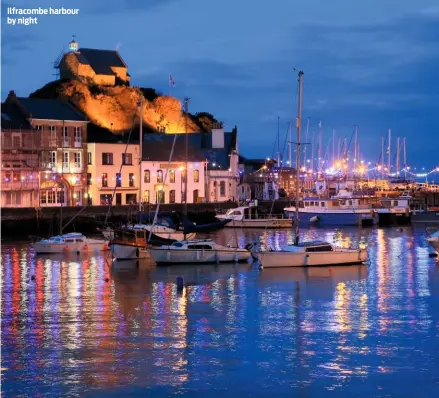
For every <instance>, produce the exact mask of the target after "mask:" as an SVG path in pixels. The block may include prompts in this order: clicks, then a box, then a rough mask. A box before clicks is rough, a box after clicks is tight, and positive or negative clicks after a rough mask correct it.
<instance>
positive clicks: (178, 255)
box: [149, 247, 251, 265]
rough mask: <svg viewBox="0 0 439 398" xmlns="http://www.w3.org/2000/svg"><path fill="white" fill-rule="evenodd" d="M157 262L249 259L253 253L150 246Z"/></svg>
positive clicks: (235, 260) (243, 250)
mask: <svg viewBox="0 0 439 398" xmlns="http://www.w3.org/2000/svg"><path fill="white" fill-rule="evenodd" d="M149 251H150V253H151V257H152V259H153V260H154V261H155V262H156V263H157V264H159V265H160V264H209V263H231V262H241V261H247V260H248V259H249V258H250V256H251V253H250V252H249V251H248V250H245V249H230V250H190V249H188V250H175V249H174V250H172V249H169V248H166V247H158V248H150V249H149Z"/></svg>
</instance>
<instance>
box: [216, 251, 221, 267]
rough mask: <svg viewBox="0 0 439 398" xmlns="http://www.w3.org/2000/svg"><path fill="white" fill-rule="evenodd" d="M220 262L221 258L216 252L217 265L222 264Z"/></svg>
mask: <svg viewBox="0 0 439 398" xmlns="http://www.w3.org/2000/svg"><path fill="white" fill-rule="evenodd" d="M219 260H220V258H219V255H218V252H215V261H216V263H217V264H219V262H220V261H219Z"/></svg>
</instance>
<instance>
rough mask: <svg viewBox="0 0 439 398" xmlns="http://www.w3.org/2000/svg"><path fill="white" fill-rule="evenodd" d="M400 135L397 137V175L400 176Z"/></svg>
mask: <svg viewBox="0 0 439 398" xmlns="http://www.w3.org/2000/svg"><path fill="white" fill-rule="evenodd" d="M399 149H400V143H399V137H396V177H397V178H399Z"/></svg>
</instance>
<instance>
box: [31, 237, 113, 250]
mask: <svg viewBox="0 0 439 398" xmlns="http://www.w3.org/2000/svg"><path fill="white" fill-rule="evenodd" d="M32 247H33V248H34V250H35V252H36V253H37V254H56V253H76V254H80V253H98V252H101V251H105V250H108V249H109V247H108V242H106V241H105V240H101V239H90V238H87V237H85V236H84V235H82V234H80V233H76V232H73V233H68V234H63V235H58V236H52V237H50V238H48V239H42V240H40V241H37V242H34V243H33V244H32Z"/></svg>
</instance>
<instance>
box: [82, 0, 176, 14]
mask: <svg viewBox="0 0 439 398" xmlns="http://www.w3.org/2000/svg"><path fill="white" fill-rule="evenodd" d="M174 1H177V0H124V1H122V2H121V1H120V0H94V1H93V5H92V6H87V7H84V8H83V12H84V13H85V14H101V15H104V14H124V13H132V12H136V11H145V10H153V9H156V8H159V7H162V6H164V5H166V4H168V3H172V2H174Z"/></svg>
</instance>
